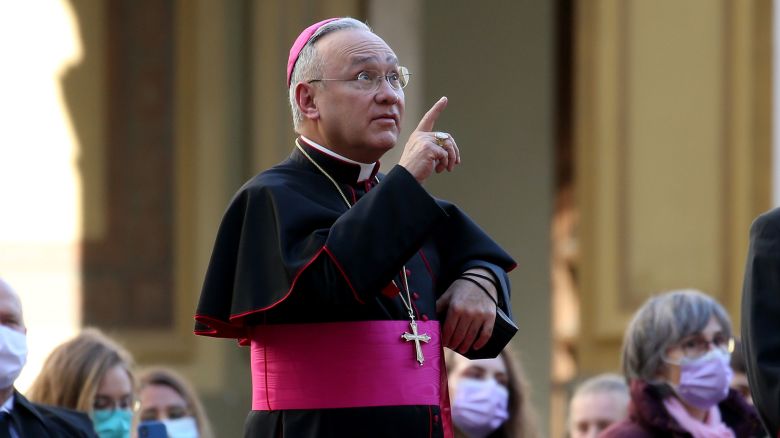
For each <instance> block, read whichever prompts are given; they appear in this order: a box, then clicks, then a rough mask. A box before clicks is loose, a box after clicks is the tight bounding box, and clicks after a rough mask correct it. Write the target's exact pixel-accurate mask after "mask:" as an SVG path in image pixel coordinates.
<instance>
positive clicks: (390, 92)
mask: <svg viewBox="0 0 780 438" xmlns="http://www.w3.org/2000/svg"><path fill="white" fill-rule="evenodd" d="M377 81H379V88H377V90H376V94H374V99H375V100H376V101H377V103H384V104H390V105H392V104H395V103H397V102H398V101H399V100H400V99H401V94H402V93H403V89H401V88H399V89H395V88H393V87H392V86H391V85H390V81H388V80H387V76H380V77H378V78H377Z"/></svg>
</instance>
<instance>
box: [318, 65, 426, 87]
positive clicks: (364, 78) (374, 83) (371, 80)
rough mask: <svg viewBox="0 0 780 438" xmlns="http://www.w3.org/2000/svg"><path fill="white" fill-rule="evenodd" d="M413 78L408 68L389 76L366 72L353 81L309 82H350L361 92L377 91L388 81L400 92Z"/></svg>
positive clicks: (362, 72)
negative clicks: (383, 82) (410, 78)
mask: <svg viewBox="0 0 780 438" xmlns="http://www.w3.org/2000/svg"><path fill="white" fill-rule="evenodd" d="M410 76H412V74H411V73H409V70H408V69H407V68H406V67H398V71H394V72H392V73H388V74H382V73H379V72H378V71H372V70H364V71H361V72H360V73H358V74H357V75H356V76H355V77H354V78H352V79H310V80H308V81H307V82H308V83H309V84H311V83H312V82H328V81H333V82H348V83H350V84H352V85H353V86H354V87H355V88H357V89H358V90H360V91H366V92H371V91H376V90H378V89H379V87H381V86H382V81H387V83H388V84H390V87H392V88H393V89H394V90H400V89H402V88H404V87H406V85H407V84H409V77H410Z"/></svg>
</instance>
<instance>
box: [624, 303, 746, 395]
mask: <svg viewBox="0 0 780 438" xmlns="http://www.w3.org/2000/svg"><path fill="white" fill-rule="evenodd" d="M712 317H715V319H716V320H717V321H718V322H719V323H720V325H721V327H723V331H724V333H725V334H726V335H727V336H731V321H730V320H729V316H728V314H727V313H726V310H725V309H723V306H721V305H720V304H719V303H718V302H717V301H715V300H714V299H713V298H712V297H710V296H708V295H705V294H704V293H703V292H701V291H698V290H693V289H683V290H675V291H671V292H667V293H664V294H662V295H658V296H655V297H652V298H650V299H649V300H647V302H645V304H644V305H642V307H641V308H640V309H639V310H638V311H637V312H636V314H634V317H633V319H632V320H631V322H630V323H629V325H628V328H627V329H626V333H625V337H624V338H623V357H622V361H623V373H624V375H625V377H626V379H628V380H634V379H639V380H644V381H646V382H649V383H660V382H658V374H659V373H660V372H661V370H662V367H663V366H664V357H665V355H666V350H667V349H668V348H670V347H672V346H674V345H675V344H677V343H679V342H680V341H681V340H682V339H684V338H686V337H688V336H691V335H694V334H696V333H698V332H700V331H701V330H703V329H704V327H706V326H707V324H708V323H709V321H710V318H712Z"/></svg>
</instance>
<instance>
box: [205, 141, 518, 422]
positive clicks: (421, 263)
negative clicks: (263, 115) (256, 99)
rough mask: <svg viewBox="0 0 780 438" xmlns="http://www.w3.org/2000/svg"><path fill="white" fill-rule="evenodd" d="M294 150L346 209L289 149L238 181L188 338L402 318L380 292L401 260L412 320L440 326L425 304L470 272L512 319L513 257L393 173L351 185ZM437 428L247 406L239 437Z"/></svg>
mask: <svg viewBox="0 0 780 438" xmlns="http://www.w3.org/2000/svg"><path fill="white" fill-rule="evenodd" d="M301 144H302V146H303V147H304V148H305V149H306V151H307V152H308V154H309V156H310V157H311V158H312V159H314V160H315V161H316V162H317V163H318V164H319V165H320V166H321V167H322V168H323V169H324V170H325V171H326V172H327V173H328V174H330V176H331V177H333V179H334V180H335V181H337V183H338V184H339V187H340V188H341V190H342V191H343V193H344V194H345V195H346V196H347V198H348V200H349V202H350V204H352V205H353V206H352V208H351V209H349V208H348V207H347V205H346V203H345V202H344V200H343V199H342V197H341V196H340V195H339V192H338V191H337V190H336V188H335V186H334V185H333V183H332V182H331V181H329V180H328V179H327V178H326V177H325V176H324V175H323V174H322V172H321V171H320V170H319V169H317V168H316V167H315V166H314V165H313V164H312V163H311V162H309V160H308V159H307V158H306V157H305V156H304V155H303V154H302V153H301V152H300V151H298V150H297V149H295V150H294V151H293V153H292V155H291V156H290V157H289V158H288V159H287V160H286V161H284V162H282V163H280V164H278V165H277V166H274V167H273V168H271V169H269V170H267V171H265V172H262V173H260V174H259V175H257V176H255V177H254V178H252V179H251V180H250V181H249V182H247V183H246V184H245V185H244V186H243V187H242V188H241V189H240V190H239V191H238V193H237V194H236V195H235V196H234V198H233V200H232V201H231V202H230V205H229V206H228V209H227V211H226V212H225V215H224V217H223V219H222V223H221V225H220V228H219V231H218V234H217V239H216V242H215V244H214V250H213V253H212V256H211V261H210V264H209V267H208V271H207V273H206V278H205V281H204V285H203V290H202V293H201V297H200V302H199V305H198V309H197V314H196V316H195V319H196V324H195V333H196V334H199V335H206V336H216V337H227V338H236V339H238V340H239V342H241V343H243V344H245V343H246V342H247V336H248V333H247V329H246V328H247V327H251V326H255V325H258V324H291V323H292V324H306V323H322V322H345V321H387V320H399V321H408V312H407V310H406V309H405V307H404V305H403V303H402V301H401V299H400V298H399V297H398V294H397V293H393V292H397V289H395V290H393V289H392V288H390V287H388V285H390V284H391V283H392V281H393V280H395V282H396V284H398V283H399V281H400V275H399V274H400V272H401V269H402V266H404V265H405V267H406V272H407V274H408V276H407V277H408V281H409V289H410V294H411V297H412V302H413V303H414V306H413V307H414V309H415V314H416V318H417V320H418V321H427V320H437V319H439V317H438V316H437V315H436V299H437V298H438V297H439V296H441V295H442V294H443V293H444V291H446V289H447V287H448V286H449V285H450V284H451V283H452V282H453V281H454V280H455V279H456V278H457V277H458V275H459V274H460V273H462V272H463V271H465V270H466V269H469V268H472V267H484V268H486V269H489V270H490V271H492V272H493V274H494V276H495V277H496V279H497V280H498V285H499V289H500V290H499V291H498V292H499V298H500V300H499V301H500V305H501V307H502V308H503V310H504V312H506V313H507V314H510V315H511V313H510V309H509V306H508V303H509V281H508V277H507V275H506V273H507V272H508V271H510V270H511V269H513V268H514V267H515V263H514V261H513V260H512V258H511V257H510V256H509V255H508V254H507V253H506V252H504V251H503V250H502V249H501V248H500V247H499V246H498V245H497V244H496V243H495V242H494V241H493V240H492V239H491V238H490V237H488V236H487V234H485V233H484V231H482V230H481V229H480V228H479V227H478V226H477V225H476V224H474V223H473V222H472V221H471V220H470V219H469V218H468V217H467V216H466V215H465V214H464V213H462V212H461V211H460V210H459V209H458V208H457V207H456V206H454V205H453V204H451V203H448V202H446V201H441V200H437V199H434V198H433V197H431V196H430V195H429V194H428V193H427V192H426V191H425V189H423V187H422V186H421V185H420V184H419V183H418V182H417V181H416V180H415V179H414V178H413V177H412V176H411V174H409V173H408V172H407V171H406V169H404V168H403V167H401V166H395V167H394V168H393V169H392V170H391V171H390V172H389V173H388V174H387V175H386V176H382V175H378V176H375V177H372V178H369V179H368V180H366V181H364V182H359V183H358V182H357V179H358V175H359V172H360V167H359V166H358V165H355V164H350V163H347V162H345V161H341V160H339V159H337V158H334V157H331V156H328V155H326V154H324V153H322V152H320V151H318V150H316V149H314V148H312V147H310V146H308V145H307V144H306V143H304V142H303V141H301ZM378 167H379V165H378V164H377V165H376V166H375V169H374V172H375V173H376V172H377V170H378ZM377 180H378V181H379V182H378V183H377ZM501 348H503V345H501V346H499V347H498V348H497V349H496V350H495V351H491V352H490V353H491V354H492V355H493V356H495V355H497V354H498V353H499V352H500V350H501ZM410 352H411V350H410ZM410 360H412V359H410ZM445 415H448V413H447V412H445ZM442 422H443V418H442V412H441V409H440V406H427V405H426V406H382V407H356V408H339V409H312V410H275V411H251V413H250V414H249V417H248V419H247V424H246V436H247V437H265V436H268V437H277V436H289V437H346V436H356V437H358V436H360V437H363V436H388V437H396V436H404V437H429V436H442Z"/></svg>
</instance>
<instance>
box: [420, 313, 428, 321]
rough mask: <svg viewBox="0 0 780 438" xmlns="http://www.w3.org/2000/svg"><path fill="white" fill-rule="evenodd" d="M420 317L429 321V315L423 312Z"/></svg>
mask: <svg viewBox="0 0 780 438" xmlns="http://www.w3.org/2000/svg"><path fill="white" fill-rule="evenodd" d="M420 319H422V320H423V321H427V320H428V315H426V314H424V313H423V314H422V316H420Z"/></svg>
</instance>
